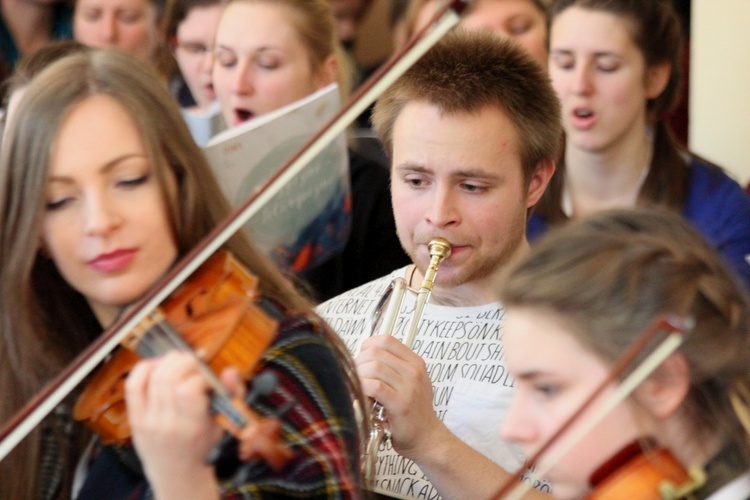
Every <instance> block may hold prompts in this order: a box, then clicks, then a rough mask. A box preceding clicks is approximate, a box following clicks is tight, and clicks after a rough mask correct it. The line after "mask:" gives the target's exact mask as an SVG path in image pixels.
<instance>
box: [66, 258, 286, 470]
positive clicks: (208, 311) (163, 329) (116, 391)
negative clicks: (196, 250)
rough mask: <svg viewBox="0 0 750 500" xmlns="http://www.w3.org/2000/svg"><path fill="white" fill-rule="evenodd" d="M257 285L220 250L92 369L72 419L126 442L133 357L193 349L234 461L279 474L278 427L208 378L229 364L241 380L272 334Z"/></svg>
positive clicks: (282, 451) (273, 325)
mask: <svg viewBox="0 0 750 500" xmlns="http://www.w3.org/2000/svg"><path fill="white" fill-rule="evenodd" d="M257 284H258V279H257V278H256V277H255V276H253V275H251V274H250V273H248V272H247V271H246V270H245V269H244V268H243V267H242V266H241V265H240V264H239V263H238V262H237V260H235V259H234V258H233V257H232V255H231V254H229V253H228V252H219V253H217V254H216V255H214V256H212V257H211V258H210V259H209V260H208V261H206V263H205V264H204V265H203V266H201V267H200V268H199V269H198V271H197V272H196V273H195V274H194V276H192V277H191V278H190V279H189V280H187V281H186V282H184V283H183V284H182V285H181V286H180V287H179V288H178V289H177V290H176V291H175V292H174V293H173V294H172V295H171V296H170V297H169V298H168V299H167V300H166V301H165V302H164V303H163V304H162V306H161V307H159V308H157V309H155V310H154V311H153V312H152V313H151V314H149V315H148V316H147V317H146V318H145V319H144V320H143V321H141V323H140V324H139V325H138V327H137V328H135V329H134V330H133V331H132V332H131V334H130V335H129V336H128V337H126V338H125V339H124V340H123V341H122V346H123V347H122V348H120V349H118V350H116V351H114V353H113V354H112V356H111V357H110V358H109V359H108V360H107V361H105V363H104V364H103V365H102V366H101V367H100V368H99V369H98V370H97V371H96V372H95V374H94V375H93V376H92V378H91V380H90V381H89V383H88V385H87V386H86V387H85V389H84V390H83V392H82V393H81V395H80V396H79V398H78V400H77V403H76V406H75V408H74V410H73V417H74V418H75V419H76V420H81V421H83V422H84V423H86V425H88V426H89V427H90V428H91V429H92V430H94V432H96V433H97V434H98V435H99V436H100V438H101V440H102V441H103V442H104V443H105V444H111V443H116V444H125V443H127V442H129V440H130V437H131V432H130V427H129V425H128V419H127V411H126V406H125V398H124V385H125V379H126V378H127V375H128V374H129V373H130V371H131V370H132V368H133V366H134V365H135V364H136V363H137V362H138V361H139V360H140V359H141V358H151V357H155V356H159V355H161V354H164V353H166V352H167V351H170V350H175V349H177V350H182V351H189V352H195V353H196V355H197V356H198V357H199V359H200V360H201V366H202V372H203V373H204V376H205V377H206V379H207V380H208V382H209V384H210V385H211V387H212V398H211V406H212V409H213V411H214V413H215V415H216V420H217V422H218V423H219V424H220V425H221V426H222V428H224V429H225V430H226V431H228V432H229V433H230V434H231V435H232V436H234V437H235V438H237V440H238V441H239V457H240V458H241V459H242V460H245V461H247V460H250V459H253V458H260V459H263V460H265V461H266V462H267V463H268V464H269V465H270V466H271V467H273V468H274V469H276V470H279V469H281V468H282V467H283V466H284V465H285V464H286V462H287V461H288V460H289V458H290V457H291V451H290V450H289V449H288V448H287V447H286V446H284V445H283V443H282V442H281V439H280V436H279V431H280V424H279V422H278V421H277V420H275V419H271V418H268V417H262V416H260V415H258V414H257V413H255V412H254V411H253V410H251V409H250V408H249V407H248V406H247V405H246V404H245V402H244V401H242V399H241V398H239V397H232V396H231V395H230V394H228V393H227V391H226V390H225V389H224V387H223V386H222V385H221V383H220V382H219V381H218V379H217V378H216V376H215V374H216V373H221V371H223V370H224V368H227V367H230V366H232V367H235V368H236V369H237V370H238V371H239V373H240V376H241V377H242V379H243V380H246V379H249V378H250V376H251V375H252V374H253V370H254V368H255V367H256V365H257V363H258V361H259V360H260V358H261V356H262V354H263V352H264V351H265V350H266V349H267V348H268V346H269V345H270V343H271V341H272V340H273V338H274V336H275V333H276V329H277V326H278V324H277V322H276V321H275V320H274V319H272V318H270V317H269V316H268V315H266V313H265V312H264V311H263V310H262V309H261V308H260V307H259V306H258V305H257V304H256V300H257V294H256V289H257Z"/></svg>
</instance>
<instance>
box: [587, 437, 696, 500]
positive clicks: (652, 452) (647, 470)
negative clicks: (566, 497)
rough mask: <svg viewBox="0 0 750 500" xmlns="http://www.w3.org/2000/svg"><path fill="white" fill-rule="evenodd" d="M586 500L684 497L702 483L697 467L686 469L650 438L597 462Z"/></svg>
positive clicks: (668, 499) (653, 499)
mask: <svg viewBox="0 0 750 500" xmlns="http://www.w3.org/2000/svg"><path fill="white" fill-rule="evenodd" d="M589 483H590V484H591V487H592V488H593V490H592V492H591V493H589V495H587V496H586V499H587V500H624V499H629V498H638V499H643V500H671V499H678V498H686V497H688V495H689V494H690V493H691V492H693V491H695V490H697V489H698V488H700V487H701V486H703V485H704V484H705V483H706V474H705V473H704V472H703V471H702V470H700V469H691V470H689V471H688V470H686V469H685V467H683V465H682V464H681V463H680V462H679V461H678V460H677V459H676V458H675V457H674V456H673V455H672V453H671V452H670V451H669V450H667V449H665V448H660V447H657V446H655V442H654V441H653V440H643V441H637V442H634V443H631V444H630V445H628V446H626V447H625V448H623V449H622V450H620V451H619V452H618V453H617V454H616V455H615V456H614V457H612V458H611V459H609V460H608V461H607V462H605V463H604V464H603V465H601V466H600V467H599V468H598V469H597V470H596V471H594V473H593V474H592V475H591V478H590V479H589Z"/></svg>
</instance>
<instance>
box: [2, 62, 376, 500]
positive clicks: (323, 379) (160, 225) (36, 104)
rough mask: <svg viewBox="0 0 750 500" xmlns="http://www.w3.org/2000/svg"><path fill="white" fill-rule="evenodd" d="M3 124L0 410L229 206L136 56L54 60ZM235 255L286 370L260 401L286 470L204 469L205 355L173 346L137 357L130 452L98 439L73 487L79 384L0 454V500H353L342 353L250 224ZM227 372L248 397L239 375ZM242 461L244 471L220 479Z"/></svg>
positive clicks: (229, 465)
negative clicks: (274, 427)
mask: <svg viewBox="0 0 750 500" xmlns="http://www.w3.org/2000/svg"><path fill="white" fill-rule="evenodd" d="M8 132H9V135H8V137H7V138H6V142H4V147H3V156H2V167H1V168H0V172H2V178H1V179H0V206H2V209H0V210H2V219H0V220H2V230H1V231H0V248H1V250H0V252H2V255H3V261H2V268H1V269H0V283H1V285H0V287H2V288H1V291H0V297H2V299H1V300H0V318H1V320H2V326H0V333H1V335H2V337H1V338H2V343H1V344H0V359H1V360H2V362H1V363H0V392H1V393H2V394H3V403H2V405H1V406H0V420H2V422H6V421H7V420H8V419H9V417H10V416H11V415H13V414H14V413H15V411H17V410H18V409H19V407H20V406H21V405H22V404H23V403H24V402H25V401H26V400H27V399H29V398H30V397H31V396H32V395H34V394H35V393H36V392H37V391H39V389H40V387H42V385H43V384H44V383H45V382H46V381H47V380H49V379H50V378H51V377H52V376H53V375H55V374H56V373H57V372H59V371H60V370H61V369H62V368H63V367H64V366H66V365H67V364H68V363H69V362H70V361H71V360H72V358H73V357H74V356H75V355H76V354H77V353H78V352H79V351H80V350H81V349H83V348H84V346H86V345H87V344H88V343H89V342H90V341H91V340H92V339H94V338H95V337H96V336H97V335H98V334H99V333H100V332H101V331H102V328H103V327H107V326H108V325H110V324H111V323H112V321H113V320H114V319H115V318H116V317H117V316H118V314H120V313H121V312H122V311H123V309H124V308H127V307H128V305H130V304H132V303H133V302H134V301H136V300H137V299H139V298H140V297H141V296H142V295H143V294H144V293H145V292H147V291H148V290H149V289H150V288H151V287H152V285H153V284H154V283H155V281H156V280H157V279H158V278H160V277H161V276H162V275H164V274H165V272H166V271H167V270H168V269H170V267H171V266H172V265H173V264H174V263H175V261H176V260H177V259H179V258H180V257H181V256H183V255H184V254H185V253H186V252H187V251H188V250H190V249H191V248H192V247H193V246H194V245H195V244H196V243H197V242H198V241H199V240H200V239H201V238H202V237H203V236H204V235H206V234H207V233H208V232H209V231H210V230H211V229H212V228H213V227H214V226H215V225H217V223H218V222H219V221H220V220H221V219H222V218H223V217H224V216H225V214H226V213H227V205H226V202H225V200H224V199H223V197H222V196H221V194H220V190H219V188H218V187H217V185H216V182H215V181H214V178H213V176H212V174H211V171H210V170H209V168H208V166H207V164H206V161H205V159H204V157H203V156H202V154H201V152H200V150H199V149H198V147H197V146H196V145H195V143H194V142H193V141H192V139H191V137H190V133H189V131H188V129H187V127H186V125H185V124H184V122H183V120H182V118H181V116H180V114H179V111H178V109H177V107H176V104H175V103H174V101H173V99H172V97H171V96H170V95H169V92H168V91H167V89H166V88H164V87H163V86H162V85H161V84H160V82H159V80H158V78H157V76H156V74H155V73H154V72H153V70H151V69H150V68H148V67H147V66H146V65H144V63H141V62H138V61H136V60H135V59H133V58H131V57H130V56H127V55H124V54H121V53H114V52H107V51H93V52H92V53H90V54H88V53H87V54H76V55H74V56H70V57H67V58H64V59H63V60H61V61H58V62H57V63H55V64H54V65H52V66H50V67H49V68H47V69H46V70H45V71H44V72H43V73H41V74H40V75H39V76H38V77H37V78H35V80H34V81H32V83H31V84H30V85H29V87H28V90H27V93H26V94H25V95H24V97H23V98H22V100H21V102H20V103H19V109H18V114H17V120H16V121H14V125H13V127H12V129H11V130H9V131H8ZM225 249H226V250H229V251H231V253H232V254H233V255H234V257H235V258H236V259H238V260H239V261H240V262H241V263H242V264H243V265H244V266H245V267H246V268H247V269H248V270H249V271H250V272H251V273H253V274H254V275H255V276H257V277H258V279H259V285H258V288H259V295H260V297H261V299H259V303H262V305H263V308H264V311H266V312H267V313H268V314H269V315H270V316H272V317H274V318H275V319H277V320H278V322H279V328H278V331H277V332H276V334H275V337H274V339H273V341H272V343H271V345H270V347H269V348H268V349H267V350H266V351H265V353H264V354H263V356H262V358H261V360H260V362H259V365H258V371H260V370H263V371H265V372H270V373H271V374H273V375H275V377H276V380H277V381H278V382H277V384H276V387H275V389H274V390H273V393H271V394H270V395H268V396H267V397H263V398H260V399H257V400H256V403H254V404H253V406H255V409H256V410H257V412H258V413H263V414H270V415H272V416H276V417H277V418H278V419H279V420H280V423H281V428H282V430H281V433H280V434H281V438H282V439H283V441H284V443H285V445H286V446H287V447H288V448H289V450H290V451H291V458H290V460H289V461H288V462H287V464H286V465H285V466H284V467H282V468H281V469H280V470H278V471H275V470H272V469H271V468H270V467H268V466H267V465H266V464H264V463H258V461H257V460H255V461H254V462H253V463H248V464H246V463H240V461H239V459H237V458H236V453H235V454H232V453H229V454H228V455H227V454H226V453H225V454H224V456H222V460H221V467H222V468H221V470H219V469H218V468H215V467H214V466H213V465H210V464H207V463H206V462H205V458H206V456H207V454H208V453H209V451H210V450H211V449H212V447H213V446H214V444H215V443H216V442H217V441H218V440H219V438H220V437H221V432H220V430H219V429H218V425H217V423H216V422H215V420H214V419H213V418H212V415H211V414H210V411H209V395H208V393H209V389H208V387H209V386H208V384H207V382H206V380H205V378H203V377H202V376H201V375H200V372H199V366H198V365H199V361H198V360H197V356H195V355H194V354H186V353H181V354H176V353H171V354H167V355H165V356H162V357H158V358H152V359H149V360H146V361H141V362H139V363H138V364H137V365H136V366H135V367H134V369H133V370H132V372H131V373H130V375H129V377H128V378H127V381H126V382H125V399H126V402H127V407H128V412H127V417H128V420H129V424H130V427H131V428H132V444H133V446H132V447H131V446H129V445H124V446H107V447H102V446H94V449H95V451H94V452H90V453H87V454H86V456H87V457H91V459H90V460H88V459H86V460H80V463H79V464H78V468H79V473H77V474H76V481H77V483H79V484H77V485H76V486H75V489H74V490H72V488H73V478H74V470H75V468H76V465H77V463H78V462H79V457H81V456H82V453H83V448H84V446H85V445H86V443H87V442H89V441H90V439H89V438H88V436H86V432H85V431H84V430H83V428H82V426H81V424H78V423H74V422H73V421H72V419H71V407H72V405H73V404H74V403H75V401H74V400H73V395H71V397H70V398H68V399H69V400H68V401H66V403H65V404H63V405H61V406H60V407H59V408H57V409H56V411H54V412H53V413H52V414H51V416H49V417H48V418H46V419H45V421H44V422H43V425H40V426H39V428H38V429H37V430H35V431H34V432H33V433H32V434H31V435H30V436H29V437H28V438H27V439H26V440H25V441H23V442H22V443H21V444H20V445H19V446H18V447H17V449H16V450H14V451H13V452H12V453H11V454H10V455H9V456H8V457H7V458H6V459H5V460H4V461H3V462H2V463H0V469H1V470H0V478H1V479H0V498H70V496H71V491H73V495H76V494H78V495H79V498H118V497H127V498H141V497H148V496H149V495H151V494H153V495H154V496H155V497H156V498H218V497H219V496H220V495H221V496H226V497H233V496H243V497H244V496H253V497H257V496H260V497H263V496H266V495H285V494H294V495H295V496H298V497H321V496H332V497H336V498H351V497H358V496H359V489H358V483H359V480H358V470H359V463H358V460H359V458H358V457H359V437H360V435H361V434H360V429H359V428H358V425H357V423H356V419H355V417H354V415H353V405H352V401H353V400H354V399H355V398H357V394H358V392H359V389H358V385H357V382H356V377H355V376H354V374H353V373H354V372H353V370H352V365H351V361H350V358H349V357H348V355H347V354H346V349H345V348H344V347H343V346H342V345H341V343H340V341H338V340H337V338H336V336H335V335H333V334H331V333H330V332H329V330H328V329H327V327H326V326H325V325H324V324H323V323H322V322H321V321H319V320H318V319H317V317H316V316H315V315H314V313H313V312H312V311H311V309H310V305H309V303H308V301H307V300H306V299H305V298H304V297H302V296H300V295H299V294H298V293H297V292H295V289H294V287H293V286H292V285H291V284H290V282H289V281H288V280H287V279H286V278H285V277H284V276H283V275H282V274H281V273H280V272H279V271H278V270H276V269H275V268H274V267H273V266H272V265H271V264H269V261H268V260H267V258H265V257H264V256H262V255H261V254H260V253H259V252H258V251H256V250H255V249H254V247H253V246H252V245H251V244H250V243H248V242H247V241H246V240H245V239H244V238H243V237H242V236H240V235H235V236H234V237H233V238H232V239H230V240H229V243H227V244H226V245H225ZM222 380H223V381H224V382H225V384H226V385H227V386H228V387H229V389H230V390H231V391H232V392H233V393H241V392H242V389H243V387H242V386H243V385H244V384H243V383H242V382H241V381H240V380H238V377H237V374H236V373H235V372H234V371H232V370H227V371H226V372H225V373H223V374H222ZM251 384H252V381H251V382H248V385H249V386H251ZM361 400H362V398H359V401H361ZM280 407H284V409H283V410H282V409H281V408H280ZM277 410H278V411H277ZM133 451H134V452H133ZM243 467H244V472H245V474H244V479H243V480H242V481H241V482H240V483H239V484H234V483H233V484H228V482H227V481H226V479H227V478H228V477H230V476H231V477H234V476H235V473H236V472H237V470H241V469H243Z"/></svg>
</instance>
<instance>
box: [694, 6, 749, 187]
mask: <svg viewBox="0 0 750 500" xmlns="http://www.w3.org/2000/svg"><path fill="white" fill-rule="evenodd" d="M685 1H687V0H685ZM690 32H691V47H690V102H689V106H690V111H689V113H690V121H689V132H688V135H689V139H688V141H689V145H690V149H692V150H693V151H695V152H696V153H698V154H700V155H702V156H705V157H706V158H708V159H709V160H712V161H714V162H716V163H718V164H719V165H721V166H722V167H724V168H725V169H726V170H727V171H729V173H730V174H731V175H733V176H734V177H735V178H736V179H737V180H738V181H740V183H741V184H743V185H745V184H747V182H748V181H750V0H692V9H691V29H690Z"/></svg>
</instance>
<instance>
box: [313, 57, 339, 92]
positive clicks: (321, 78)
mask: <svg viewBox="0 0 750 500" xmlns="http://www.w3.org/2000/svg"><path fill="white" fill-rule="evenodd" d="M338 77H339V60H338V58H337V57H336V56H334V55H333V54H332V55H330V56H328V57H326V59H325V61H323V64H322V65H321V66H320V68H319V69H318V73H317V76H316V77H315V89H316V90H320V89H322V88H323V87H325V86H327V85H330V84H332V83H333V82H335V81H337V80H338Z"/></svg>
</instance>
